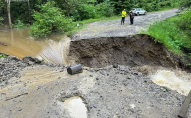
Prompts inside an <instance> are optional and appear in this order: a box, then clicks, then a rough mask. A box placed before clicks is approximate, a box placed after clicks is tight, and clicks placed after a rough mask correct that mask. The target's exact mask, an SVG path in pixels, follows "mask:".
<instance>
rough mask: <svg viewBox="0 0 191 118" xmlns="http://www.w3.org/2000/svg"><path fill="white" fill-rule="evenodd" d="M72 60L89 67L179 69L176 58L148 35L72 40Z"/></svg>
mask: <svg viewBox="0 0 191 118" xmlns="http://www.w3.org/2000/svg"><path fill="white" fill-rule="evenodd" d="M69 54H70V60H75V63H81V64H82V65H84V66H88V67H104V66H108V65H116V64H117V65H127V66H130V67H136V66H144V65H150V66H163V67H177V66H180V65H179V60H178V59H177V58H175V57H174V56H173V55H172V54H171V53H170V52H169V51H168V50H167V49H166V48H165V46H164V45H163V44H160V43H155V42H154V39H153V38H152V37H151V36H149V35H145V34H137V35H134V36H129V37H103V38H93V39H82V40H76V41H71V44H70V52H69Z"/></svg>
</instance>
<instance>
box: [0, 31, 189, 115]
mask: <svg viewBox="0 0 191 118" xmlns="http://www.w3.org/2000/svg"><path fill="white" fill-rule="evenodd" d="M28 32H29V30H28V29H19V30H16V29H15V30H12V31H2V32H0V42H1V43H2V44H0V52H2V53H7V54H9V55H13V56H16V57H19V58H23V57H25V56H32V57H36V58H39V59H44V60H45V61H46V62H51V63H54V64H57V65H58V64H64V65H69V64H70V61H73V62H72V63H73V64H75V63H74V62H75V60H70V58H69V57H68V55H69V48H70V38H69V37H66V36H65V35H52V36H48V37H47V39H38V40H35V39H34V38H33V37H31V36H30V35H29V33H28ZM58 39H60V40H58ZM114 48H116V47H114ZM115 50H116V49H115ZM104 58H105V57H104ZM69 60H70V61H69ZM81 62H83V63H84V61H83V60H81ZM78 63H80V61H79V62H78ZM84 65H86V64H84ZM119 65H120V64H119ZM86 66H88V65H86ZM91 66H92V65H91ZM104 66H106V65H104ZM134 69H137V70H139V71H141V72H143V73H144V72H145V71H147V72H146V75H147V76H148V77H150V78H151V79H152V80H153V82H155V83H156V84H158V85H160V86H165V87H168V88H170V89H172V90H175V91H177V92H179V93H180V94H182V95H187V94H188V92H189V90H190V89H191V86H190V85H191V76H190V74H189V73H187V72H185V71H182V70H180V69H173V68H169V67H168V68H167V67H161V66H158V67H153V66H151V65H141V66H140V65H137V66H136V67H134ZM53 70H54V71H53ZM58 70H59V69H50V68H47V67H45V66H43V67H34V68H33V67H29V68H26V69H25V70H24V71H23V72H21V73H24V76H23V77H22V78H21V79H20V80H19V81H23V82H24V83H25V84H27V87H28V89H30V91H33V90H35V89H36V87H37V89H41V87H42V86H43V85H45V84H46V83H48V84H46V87H47V88H48V89H47V90H52V88H51V86H52V85H51V83H50V82H53V83H54V84H59V83H58V82H62V83H63V84H66V83H67V82H65V80H64V81H60V80H59V81H58V80H57V78H61V77H63V78H72V76H69V75H68V74H67V73H66V72H61V73H60V72H58ZM153 70H155V71H153ZM85 73H86V71H85V72H84V73H83V75H84V76H82V77H85ZM77 77H78V76H77V75H75V78H77ZM66 80H67V79H66ZM83 80H84V81H86V80H85V79H83ZM11 81H13V82H14V81H18V79H16V78H13V79H12V80H11ZM68 81H69V80H68ZM74 82H75V83H76V81H74ZM77 82H79V81H77ZM30 83H31V84H30ZM91 83H92V82H91V80H89V82H88V83H87V84H86V85H85V84H84V86H86V88H83V90H84V91H87V90H86V89H88V88H89V87H90V86H91ZM25 86H26V85H22V84H15V85H13V86H8V87H7V88H3V89H1V90H0V93H7V94H8V97H11V96H13V95H16V94H17V93H18V92H16V91H17V90H18V91H19V90H20V89H23V91H27V90H26V88H24V87H25ZM33 88H34V89H33ZM56 89H57V90H60V91H62V89H61V88H56ZM12 91H14V92H13V93H12ZM51 92H52V93H54V91H51ZM42 93H43V92H42ZM5 96H6V95H5ZM5 96H4V97H3V98H1V99H0V103H1V102H2V101H1V100H3V99H4V98H5ZM40 96H42V95H40ZM76 96H78V95H76ZM76 96H75V94H74V95H73V96H68V97H66V98H69V99H64V100H65V102H64V104H65V105H64V106H63V105H60V107H63V109H67V111H65V112H66V113H68V112H70V116H72V117H75V118H78V117H82V118H86V117H87V115H86V112H87V109H86V108H85V104H83V102H84V101H83V100H82V98H81V97H79V96H78V97H76ZM6 97H7V96H6ZM30 97H31V98H27V99H29V101H32V103H35V102H36V101H35V98H36V100H37V98H38V96H36V95H35V94H32V95H30ZM32 98H34V100H33V99H32ZM41 98H45V97H43V96H42V97H41ZM50 99H51V98H50ZM45 101H46V100H45ZM61 101H62V100H61ZM37 102H39V100H38V101H37ZM62 102H63V101H62ZM45 103H46V102H45ZM6 104H7V103H6ZM6 104H4V106H6ZM56 104H58V106H59V104H62V103H61V102H58V103H56ZM31 105H32V104H31ZM43 105H45V104H43ZM8 106H9V105H8ZM22 106H25V105H22ZM37 106H38V105H37ZM20 108H21V106H19V105H17V107H16V108H15V109H18V111H19V110H20V111H21V110H22V109H20ZM27 108H28V107H27ZM33 108H34V109H36V108H35V106H34V105H33ZM79 110H82V112H83V113H81V114H78V112H77V111H79ZM25 111H30V109H29V108H28V109H25V110H22V112H25ZM63 111H64V110H63ZM80 115H81V116H80ZM117 115H118V113H117V114H115V116H114V117H117ZM4 116H7V115H6V114H4ZM17 116H18V117H20V116H19V115H17ZM33 116H35V115H34V114H33Z"/></svg>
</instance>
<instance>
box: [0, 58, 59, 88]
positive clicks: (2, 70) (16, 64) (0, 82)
mask: <svg viewBox="0 0 191 118" xmlns="http://www.w3.org/2000/svg"><path fill="white" fill-rule="evenodd" d="M33 65H45V63H44V62H43V61H41V60H39V59H37V58H34V57H29V56H28V57H24V58H23V59H22V60H21V59H19V58H18V57H15V56H8V57H7V58H0V87H5V86H6V85H8V84H9V79H10V78H12V77H16V78H20V77H21V76H22V75H21V74H20V72H21V71H22V70H23V69H24V68H25V67H28V66H33ZM47 66H50V67H55V66H56V65H55V64H52V63H51V64H49V63H48V64H47Z"/></svg>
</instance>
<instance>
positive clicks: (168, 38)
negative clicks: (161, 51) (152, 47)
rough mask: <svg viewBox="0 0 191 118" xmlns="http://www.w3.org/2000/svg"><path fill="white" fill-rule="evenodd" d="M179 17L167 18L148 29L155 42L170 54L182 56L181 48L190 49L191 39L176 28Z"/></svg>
mask: <svg viewBox="0 0 191 118" xmlns="http://www.w3.org/2000/svg"><path fill="white" fill-rule="evenodd" d="M180 19H181V17H180V16H176V17H172V18H169V19H167V20H165V21H161V22H158V21H156V22H155V23H154V24H153V25H152V26H150V27H149V29H148V32H143V33H148V34H149V35H151V36H153V37H155V38H156V41H158V42H161V43H163V44H164V45H165V46H166V47H167V48H168V49H169V50H170V51H171V52H174V53H175V54H179V55H181V54H182V49H183V48H191V38H190V37H189V36H188V35H187V34H186V33H185V32H184V31H183V30H182V29H181V28H179V27H178V24H177V22H178V21H179V20H180Z"/></svg>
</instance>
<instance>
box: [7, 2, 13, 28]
mask: <svg viewBox="0 0 191 118" xmlns="http://www.w3.org/2000/svg"><path fill="white" fill-rule="evenodd" d="M7 13H8V19H9V27H10V29H12V24H11V13H10V0H7Z"/></svg>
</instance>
